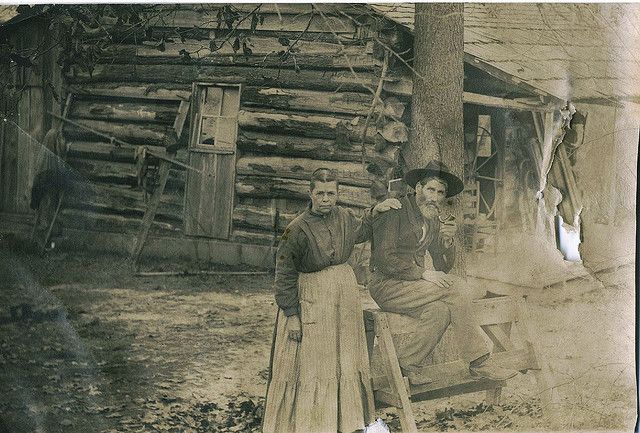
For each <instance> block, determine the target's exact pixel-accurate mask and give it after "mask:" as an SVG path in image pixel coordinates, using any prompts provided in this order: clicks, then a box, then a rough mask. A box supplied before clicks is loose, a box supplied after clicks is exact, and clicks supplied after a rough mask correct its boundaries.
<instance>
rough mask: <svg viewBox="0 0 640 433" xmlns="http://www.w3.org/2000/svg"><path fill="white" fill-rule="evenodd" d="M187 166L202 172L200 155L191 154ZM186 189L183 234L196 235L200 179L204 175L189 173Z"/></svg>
mask: <svg viewBox="0 0 640 433" xmlns="http://www.w3.org/2000/svg"><path fill="white" fill-rule="evenodd" d="M189 165H191V166H192V167H194V168H195V169H197V170H202V169H203V165H202V155H201V154H199V153H191V154H190V155H189ZM188 176H189V178H188V182H187V188H186V191H185V203H184V213H185V215H184V220H185V233H186V234H187V235H196V234H197V228H198V217H199V215H198V210H199V205H200V190H201V186H200V185H201V178H202V176H204V173H197V172H195V171H189V174H188Z"/></svg>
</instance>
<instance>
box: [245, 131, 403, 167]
mask: <svg viewBox="0 0 640 433" xmlns="http://www.w3.org/2000/svg"><path fill="white" fill-rule="evenodd" d="M238 148H239V149H242V150H244V151H245V152H251V153H258V154H268V155H281V156H285V157H297V158H312V159H320V160H326V161H354V162H361V161H362V158H363V156H364V160H365V162H374V163H376V164H379V163H382V164H380V165H385V164H389V165H396V164H398V158H399V157H400V147H399V146H387V147H385V148H384V150H382V151H381V152H377V151H375V150H374V146H373V145H371V144H370V143H366V144H365V148H364V155H363V152H362V147H361V146H352V147H351V148H349V149H343V148H340V147H338V146H336V142H335V140H331V139H327V138H314V137H299V136H295V135H283V134H277V133H269V132H261V131H251V130H240V131H238Z"/></svg>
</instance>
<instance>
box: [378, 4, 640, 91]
mask: <svg viewBox="0 0 640 433" xmlns="http://www.w3.org/2000/svg"><path fill="white" fill-rule="evenodd" d="M371 7H372V8H373V9H374V10H376V11H377V12H380V13H381V14H383V15H385V16H386V17H388V18H389V19H391V20H393V21H395V22H397V23H399V24H401V25H402V26H404V27H406V28H407V29H409V30H410V31H413V30H414V14H415V8H414V4H413V3H383V4H372V5H371ZM638 22H640V5H638V4H571V3H514V4H508V3H501V4H481V3H467V4H465V6H464V29H465V31H464V50H465V54H466V57H467V59H474V60H475V62H476V63H478V66H479V67H483V66H485V67H488V68H495V69H496V70H498V71H502V72H503V73H504V74H506V75H508V76H510V77H512V80H514V81H519V82H522V83H526V84H528V85H530V86H532V87H534V88H536V89H539V90H540V91H542V92H546V93H548V94H550V95H553V96H555V97H557V98H560V99H563V100H571V101H574V102H580V101H584V102H590V101H594V102H595V101H605V102H617V101H630V102H639V101H640V87H639V86H638V85H637V83H638V82H640V62H639V61H640V54H639V53H640V51H639V50H638V48H639V47H640V26H638V25H637V24H636V23H638Z"/></svg>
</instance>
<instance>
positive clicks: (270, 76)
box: [67, 64, 380, 93]
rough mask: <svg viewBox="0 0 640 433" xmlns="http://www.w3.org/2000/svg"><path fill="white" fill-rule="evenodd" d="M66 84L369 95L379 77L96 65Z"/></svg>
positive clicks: (235, 68) (72, 74) (232, 68)
mask: <svg viewBox="0 0 640 433" xmlns="http://www.w3.org/2000/svg"><path fill="white" fill-rule="evenodd" d="M67 79H68V82H70V83H72V84H79V83H97V82H109V81H111V82H119V83H122V81H123V80H128V81H129V82H130V83H134V82H135V83H140V82H147V83H174V84H185V83H193V82H194V81H213V82H217V83H232V84H237V83H242V84H244V85H247V86H264V87H273V86H275V85H278V86H282V87H284V88H291V89H307V90H328V91H338V90H339V91H354V92H368V93H370V92H372V91H373V90H372V89H375V86H376V85H377V83H378V81H379V79H380V77H379V76H378V74H376V73H373V72H365V71H361V72H357V71H355V72H352V71H350V70H335V71H322V70H308V69H301V70H300V71H299V72H296V71H295V70H293V69H281V68H262V67H241V66H206V65H194V64H189V65H131V64H129V65H110V64H106V65H105V64H97V65H95V68H94V69H93V72H92V73H91V74H89V73H88V72H86V71H84V70H81V69H79V68H78V69H74V70H72V71H70V72H69V73H68V74H67Z"/></svg>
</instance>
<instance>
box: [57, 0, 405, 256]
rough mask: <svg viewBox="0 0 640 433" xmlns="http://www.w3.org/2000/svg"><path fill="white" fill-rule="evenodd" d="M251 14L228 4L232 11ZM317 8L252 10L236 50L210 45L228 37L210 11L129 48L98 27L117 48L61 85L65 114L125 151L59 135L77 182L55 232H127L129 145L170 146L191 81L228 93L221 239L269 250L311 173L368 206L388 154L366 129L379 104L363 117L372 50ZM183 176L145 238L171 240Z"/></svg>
mask: <svg viewBox="0 0 640 433" xmlns="http://www.w3.org/2000/svg"><path fill="white" fill-rule="evenodd" d="M251 6H252V5H239V8H240V9H239V10H240V11H245V9H247V8H251ZM255 6H256V7H257V5H255ZM167 7H169V5H167ZM171 7H173V6H171ZM318 7H319V8H320V9H322V11H323V14H318V13H316V15H314V16H313V17H312V16H311V14H310V11H311V10H312V7H311V5H309V4H307V5H304V4H283V5H278V6H277V7H276V6H275V5H273V4H264V5H263V6H261V8H260V11H261V12H260V13H261V14H262V16H263V17H264V21H263V22H262V24H258V26H257V28H256V31H255V32H253V33H252V34H251V35H250V36H249V38H248V40H247V45H248V47H249V48H250V50H251V51H250V52H246V51H245V52H243V50H242V49H240V50H239V51H237V52H236V51H235V50H234V49H233V48H232V47H231V44H230V43H229V42H227V43H223V42H224V41H225V40H228V39H229V32H228V31H227V30H224V24H223V26H222V27H223V28H222V29H218V28H217V27H218V25H217V18H216V17H217V15H216V13H217V12H216V11H217V8H219V5H200V6H191V7H188V6H185V5H181V6H179V7H178V8H177V9H178V10H177V11H176V12H175V13H173V14H171V15H170V18H169V19H164V20H161V19H157V20H156V21H154V23H153V24H154V27H153V28H151V29H149V31H146V32H144V33H139V34H138V33H136V35H135V37H131V35H128V36H126V37H125V32H124V31H123V29H122V28H119V27H116V26H115V24H114V22H111V21H109V20H108V19H106V20H104V22H103V25H105V26H106V27H107V28H108V29H110V31H111V33H112V35H118V34H122V35H123V37H122V38H120V39H117V38H115V37H114V38H113V40H119V41H120V43H119V44H112V45H109V46H108V47H107V48H106V49H105V50H104V51H103V52H102V53H101V54H100V55H99V59H100V60H99V63H98V64H96V65H95V67H94V69H93V70H92V71H91V73H89V72H87V71H84V70H83V69H82V68H81V67H79V66H76V67H72V68H71V69H70V71H69V72H68V74H67V76H66V80H67V84H68V86H69V90H70V91H72V92H74V94H75V95H76V98H75V100H74V102H73V104H72V106H71V109H70V112H69V115H70V118H71V119H73V120H74V121H75V122H78V123H80V124H82V125H85V126H87V127H90V128H92V129H95V130H97V131H100V132H103V133H106V134H108V135H112V136H114V137H115V138H117V139H119V140H123V141H125V142H127V143H130V144H131V145H122V144H120V145H117V144H116V143H112V142H109V140H107V139H105V138H103V137H102V138H101V137H98V136H96V135H95V134H92V133H90V132H88V131H87V130H85V129H84V128H82V127H78V126H74V125H70V124H67V125H66V126H65V128H64V133H65V138H66V139H67V140H68V142H69V163H70V165H71V166H72V167H73V168H74V169H75V170H76V171H77V173H78V174H79V176H80V177H81V179H82V180H81V181H78V182H76V184H75V185H74V189H73V192H74V194H73V195H74V196H73V197H72V198H70V199H69V200H68V208H67V209H66V210H65V212H64V213H63V216H64V219H65V221H66V222H70V221H71V222H73V223H74V224H75V225H76V226H82V227H88V226H91V224H92V222H91V221H94V225H95V227H99V228H102V229H105V230H118V231H119V230H125V231H133V232H134V231H137V230H138V228H139V226H137V225H136V223H135V222H136V221H139V220H140V218H141V216H142V215H143V213H144V210H145V209H146V201H145V197H146V194H145V192H144V191H143V190H142V188H141V187H140V186H139V185H138V178H137V170H136V165H135V155H136V151H137V150H138V146H141V145H144V146H148V147H149V149H151V150H155V151H162V149H163V148H164V147H166V146H168V145H170V144H173V141H172V140H173V138H172V137H173V135H172V126H173V121H174V119H175V117H176V115H177V111H178V107H179V105H180V101H184V100H188V99H189V98H190V95H191V87H192V83H193V82H211V83H241V84H242V95H241V107H240V113H239V118H238V124H239V131H238V140H237V148H238V152H237V159H236V161H237V164H236V172H237V175H236V185H235V191H236V198H235V205H234V211H233V239H235V240H238V241H241V242H251V243H264V244H275V243H276V242H277V237H278V235H279V234H280V233H281V232H282V231H283V229H284V228H285V227H286V225H287V224H289V223H290V222H291V221H292V220H293V218H295V216H296V215H297V214H298V213H299V212H300V211H301V210H303V209H304V208H305V206H306V203H307V201H308V195H307V194H308V193H307V191H308V178H309V176H310V174H311V172H313V170H315V169H316V168H318V167H329V168H333V169H335V170H336V171H337V173H338V176H339V178H340V181H341V183H342V185H341V187H340V198H339V203H340V204H342V205H345V206H350V207H353V208H355V209H363V208H365V207H368V206H370V205H371V204H372V199H371V194H370V190H369V187H370V185H371V182H372V181H374V180H376V179H379V180H382V181H384V180H385V179H384V173H387V172H388V171H389V170H390V169H391V168H393V167H394V166H395V165H396V164H397V163H398V158H399V152H400V146H399V145H401V144H402V143H389V142H386V141H385V140H384V139H383V138H382V137H381V135H380V134H379V133H378V131H382V129H383V127H384V126H385V124H387V123H388V122H391V121H392V119H390V118H388V117H385V116H384V115H383V109H384V106H383V105H381V104H378V105H377V106H376V107H375V109H372V105H373V94H374V92H375V89H376V88H377V87H378V84H379V81H380V75H381V66H382V61H381V59H380V58H378V57H376V56H374V54H373V53H374V49H373V48H374V47H373V42H372V41H371V40H370V39H367V38H366V37H363V35H365V34H366V32H367V31H368V30H367V29H366V28H365V27H366V26H361V25H358V22H359V21H362V22H363V23H364V22H365V21H364V20H363V19H362V16H361V15H358V13H357V11H358V7H355V8H354V7H352V6H349V5H344V6H342V5H326V4H321V5H318ZM251 10H253V9H252V8H251V9H250V10H249V11H251ZM360 10H361V9H360ZM344 11H350V13H353V14H354V15H353V17H354V19H349V18H348V17H345V16H344V15H343V13H342V12H344ZM245 12H246V11H245ZM310 20H311V21H310ZM250 22H251V20H250V19H248V20H247V22H246V23H243V24H242V25H241V27H243V26H244V27H246V26H247V25H250ZM244 27H243V30H244V31H245V32H250V29H249V28H248V27H247V28H246V29H244ZM305 29H307V31H306V32H305ZM178 32H180V33H181V34H182V35H183V37H182V38H180V37H177V36H176V35H177V33H178ZM283 40H287V41H288V43H289V44H293V43H295V47H296V50H294V53H293V54H294V55H293V56H282V55H281V54H282V52H283V51H284V50H286V49H287V47H286V46H285V45H283V43H282V41H283ZM85 43H86V44H87V45H90V44H91V43H92V41H91V40H90V39H87V40H86V41H85ZM218 47H219V49H216V48H218ZM212 48H213V49H212ZM185 50H186V52H189V53H190V54H189V59H185V55H184V52H185ZM382 96H383V98H382V99H383V100H385V96H384V94H383V95H382ZM372 110H373V111H372ZM368 116H370V118H371V119H370V121H369V122H368V123H367V122H366V119H367V117H368ZM188 122H189V120H187V125H185V128H186V130H185V134H183V135H184V136H188V130H189V128H190V125H189V124H188ZM181 145H182V146H183V149H182V150H180V151H179V153H178V156H177V158H178V159H179V160H181V161H186V160H187V151H186V149H184V147H185V146H186V140H183V141H182V142H181ZM188 175H189V172H188V170H187V171H185V170H184V169H172V170H171V173H170V177H169V180H168V183H167V189H166V193H165V195H164V196H163V198H162V200H161V204H160V207H159V210H158V214H157V217H156V220H157V223H156V224H155V225H154V230H159V231H179V230H181V229H182V221H183V218H184V215H185V212H189V209H184V208H183V207H184V205H183V200H184V185H185V182H186V178H187V176H188ZM85 220H87V221H85Z"/></svg>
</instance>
